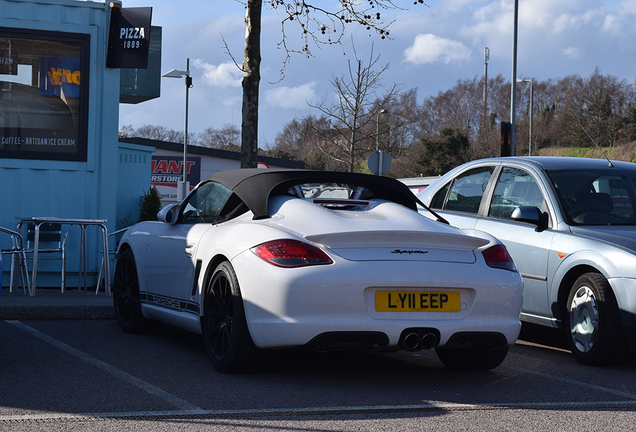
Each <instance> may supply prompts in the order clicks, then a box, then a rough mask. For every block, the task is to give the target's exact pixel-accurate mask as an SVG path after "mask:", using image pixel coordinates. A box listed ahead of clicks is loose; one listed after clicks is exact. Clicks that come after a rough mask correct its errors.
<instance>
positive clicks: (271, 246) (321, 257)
mask: <svg viewBox="0 0 636 432" xmlns="http://www.w3.org/2000/svg"><path fill="white" fill-rule="evenodd" d="M252 252H254V253H255V254H256V256H257V257H259V258H261V259H262V260H265V261H267V262H268V263H270V264H272V265H275V266H277V267H304V266H312V265H324V264H332V263H333V261H332V260H331V258H329V256H328V255H327V254H326V253H324V252H323V251H321V250H320V249H318V248H317V247H315V246H312V245H310V244H307V243H303V242H301V241H298V240H274V241H270V242H267V243H263V244H261V245H258V246H256V247H253V248H252Z"/></svg>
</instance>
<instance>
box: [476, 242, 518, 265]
mask: <svg viewBox="0 0 636 432" xmlns="http://www.w3.org/2000/svg"><path fill="white" fill-rule="evenodd" d="M482 255H483V256H484V259H485V260H486V264H488V267H492V268H498V269H503V270H509V271H511V272H516V271H517V267H515V263H514V261H513V260H512V257H511V256H510V254H509V253H508V250H507V249H506V247H505V246H504V245H501V244H498V245H495V246H493V247H490V248H488V249H486V250H485V251H483V252H482Z"/></svg>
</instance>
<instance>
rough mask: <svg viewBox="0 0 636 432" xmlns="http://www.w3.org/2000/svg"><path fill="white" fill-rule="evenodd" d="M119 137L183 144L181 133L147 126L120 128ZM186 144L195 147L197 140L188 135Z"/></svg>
mask: <svg viewBox="0 0 636 432" xmlns="http://www.w3.org/2000/svg"><path fill="white" fill-rule="evenodd" d="M188 135H190V134H188ZM119 136H120V137H123V138H147V139H153V140H157V141H165V142H174V143H183V132H179V131H176V130H174V129H168V128H167V127H165V126H153V125H149V124H146V125H143V126H141V127H138V128H137V129H135V128H133V127H132V126H131V125H128V126H122V128H121V131H120V132H119ZM188 142H189V143H191V144H192V145H196V144H195V143H196V142H197V139H196V137H195V136H194V135H190V136H189V137H188Z"/></svg>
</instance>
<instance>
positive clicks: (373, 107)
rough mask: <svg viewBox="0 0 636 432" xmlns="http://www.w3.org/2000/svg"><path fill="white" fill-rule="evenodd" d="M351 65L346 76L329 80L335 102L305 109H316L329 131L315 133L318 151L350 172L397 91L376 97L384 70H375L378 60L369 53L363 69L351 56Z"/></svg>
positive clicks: (365, 151) (394, 88) (372, 141)
mask: <svg viewBox="0 0 636 432" xmlns="http://www.w3.org/2000/svg"><path fill="white" fill-rule="evenodd" d="M354 53H355V59H354V61H352V60H348V65H349V75H348V76H347V77H336V78H333V79H331V80H330V83H331V85H332V86H333V88H334V90H335V92H336V97H337V102H335V103H333V104H330V105H328V104H326V103H325V102H324V101H323V102H322V103H320V104H318V105H311V104H309V106H311V107H313V108H316V109H318V110H319V111H320V112H322V113H323V114H324V115H325V116H326V117H327V118H328V119H330V120H331V122H330V123H329V129H323V130H319V129H316V130H317V131H318V132H319V134H320V136H321V138H322V139H321V144H320V149H321V150H322V151H323V153H324V154H325V155H326V156H327V157H329V158H331V159H334V160H336V161H338V162H340V163H342V164H344V166H345V167H346V169H347V171H349V172H353V170H354V167H355V164H356V162H357V161H358V160H359V158H360V156H361V155H363V154H368V153H369V151H370V147H371V146H374V145H375V142H376V140H375V138H376V129H377V128H375V127H374V126H376V123H377V121H379V120H378V116H379V114H380V113H381V112H382V110H383V109H384V107H385V106H388V104H389V102H390V101H391V100H392V99H393V98H394V97H396V95H397V94H398V91H399V88H398V86H397V85H395V84H394V85H393V86H392V87H391V88H390V89H389V90H388V91H387V92H385V93H384V94H381V95H380V90H381V89H382V88H383V87H382V82H381V79H380V77H381V75H382V73H384V72H385V71H386V70H387V69H388V68H389V65H388V64H386V65H384V66H381V67H380V68H379V69H378V70H376V69H375V67H376V65H377V63H378V60H379V59H380V56H379V55H378V56H374V54H373V49H372V50H371V53H370V55H369V61H368V63H367V64H366V65H365V64H364V62H363V61H362V60H361V59H360V58H359V57H358V54H357V53H356V52H355V48H354Z"/></svg>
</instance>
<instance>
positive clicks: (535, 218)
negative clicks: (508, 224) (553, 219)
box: [511, 206, 541, 225]
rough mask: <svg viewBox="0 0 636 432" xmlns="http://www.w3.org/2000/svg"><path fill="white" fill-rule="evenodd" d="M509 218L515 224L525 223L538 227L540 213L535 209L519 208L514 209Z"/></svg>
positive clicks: (529, 207) (528, 207)
mask: <svg viewBox="0 0 636 432" xmlns="http://www.w3.org/2000/svg"><path fill="white" fill-rule="evenodd" d="M511 218H512V219H513V220H516V221H517V222H527V223H531V224H534V225H539V222H540V221H541V211H540V210H539V209H538V208H536V207H531V206H521V207H517V208H516V209H514V211H513V212H512V216H511Z"/></svg>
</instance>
